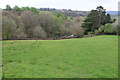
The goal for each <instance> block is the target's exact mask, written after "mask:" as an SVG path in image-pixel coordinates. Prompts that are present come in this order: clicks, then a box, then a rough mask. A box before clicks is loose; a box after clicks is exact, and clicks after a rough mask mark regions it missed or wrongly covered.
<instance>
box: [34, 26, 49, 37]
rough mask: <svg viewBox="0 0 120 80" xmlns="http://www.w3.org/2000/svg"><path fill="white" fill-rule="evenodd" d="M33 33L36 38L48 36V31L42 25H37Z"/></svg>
mask: <svg viewBox="0 0 120 80" xmlns="http://www.w3.org/2000/svg"><path fill="white" fill-rule="evenodd" d="M33 35H34V37H35V38H43V39H44V38H46V36H47V35H46V33H45V31H44V30H43V29H42V28H41V27H40V26H36V27H35V28H34V30H33Z"/></svg>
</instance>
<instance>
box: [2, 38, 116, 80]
mask: <svg viewBox="0 0 120 80" xmlns="http://www.w3.org/2000/svg"><path fill="white" fill-rule="evenodd" d="M117 39H118V37H117V36H97V37H91V38H80V39H69V40H45V41H43V40H40V41H39V40H37V41H36V40H29V41H28V40H26V41H25V40H23V41H3V63H4V66H3V72H4V74H3V76H4V77H5V78H8V77H9V78H10V77H12V78H13V77H14V78H22V77H24V78H26V77H28V78H36V77H37V78H56V77H57V78H61V77H62V78H63V77H64V78H71V77H72V78H114V77H117V70H118V69H117V68H118V64H117V63H118V46H117V45H118V43H117V42H118V40H117Z"/></svg>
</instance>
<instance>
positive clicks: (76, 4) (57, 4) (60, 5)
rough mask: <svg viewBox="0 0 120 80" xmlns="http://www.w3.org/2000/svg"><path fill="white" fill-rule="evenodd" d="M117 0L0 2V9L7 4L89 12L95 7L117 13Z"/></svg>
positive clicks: (23, 0) (26, 0)
mask: <svg viewBox="0 0 120 80" xmlns="http://www.w3.org/2000/svg"><path fill="white" fill-rule="evenodd" d="M118 1H119V0H0V8H2V9H3V8H5V7H6V5H7V4H9V5H10V6H11V7H14V6H15V5H18V6H20V7H22V6H23V7H24V6H29V7H36V8H57V9H72V10H82V11H90V10H91V9H95V8H96V7H97V6H100V5H101V6H103V7H104V8H105V9H107V11H117V10H118Z"/></svg>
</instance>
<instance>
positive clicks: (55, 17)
mask: <svg viewBox="0 0 120 80" xmlns="http://www.w3.org/2000/svg"><path fill="white" fill-rule="evenodd" d="M2 16H3V17H2V18H3V19H2V27H3V30H2V33H3V34H2V35H3V39H31V38H33V39H47V38H52V39H53V38H54V39H59V38H62V37H63V36H69V35H71V34H76V35H77V37H81V36H83V35H85V34H100V33H117V27H116V26H117V25H116V24H115V23H114V22H115V21H116V20H115V19H111V17H110V14H106V11H105V9H104V8H103V7H102V6H99V7H97V8H96V10H91V11H90V13H89V14H88V15H87V16H86V17H81V16H77V17H72V16H68V15H66V14H63V13H58V12H50V11H39V10H38V9H36V8H34V7H21V8H20V7H18V6H15V7H13V8H11V7H10V5H6V9H4V10H3V13H2ZM113 26H115V27H113Z"/></svg>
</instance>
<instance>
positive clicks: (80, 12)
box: [39, 8, 87, 17]
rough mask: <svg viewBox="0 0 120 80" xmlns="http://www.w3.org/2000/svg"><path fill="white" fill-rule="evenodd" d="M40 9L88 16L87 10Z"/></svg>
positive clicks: (68, 14) (73, 15)
mask: <svg viewBox="0 0 120 80" xmlns="http://www.w3.org/2000/svg"><path fill="white" fill-rule="evenodd" d="M39 10H40V11H52V12H59V13H64V14H65V15H67V16H72V17H77V16H83V17H84V16H86V15H87V12H86V11H77V10H71V9H55V8H40V9H39Z"/></svg>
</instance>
